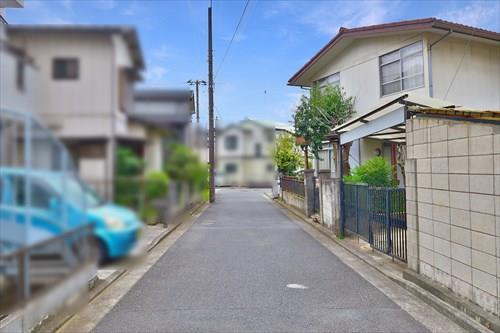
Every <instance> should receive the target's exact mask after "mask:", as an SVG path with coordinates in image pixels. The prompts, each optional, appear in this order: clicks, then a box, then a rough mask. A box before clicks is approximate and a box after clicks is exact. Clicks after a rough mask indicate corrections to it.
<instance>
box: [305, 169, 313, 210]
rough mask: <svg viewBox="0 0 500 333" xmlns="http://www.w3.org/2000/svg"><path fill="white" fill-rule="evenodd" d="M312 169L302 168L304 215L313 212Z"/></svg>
mask: <svg viewBox="0 0 500 333" xmlns="http://www.w3.org/2000/svg"><path fill="white" fill-rule="evenodd" d="M314 186H315V183H314V170H313V169H308V170H304V189H305V199H306V216H308V217H309V216H311V215H313V214H314Z"/></svg>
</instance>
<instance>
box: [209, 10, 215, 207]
mask: <svg viewBox="0 0 500 333" xmlns="http://www.w3.org/2000/svg"><path fill="white" fill-rule="evenodd" d="M214 134H215V133H214V73H213V50H212V2H211V1H210V5H209V7H208V145H209V147H208V149H209V150H208V163H209V180H208V183H209V187H210V189H209V201H210V202H211V203H212V202H215V175H214V172H215V167H214V166H215V153H214Z"/></svg>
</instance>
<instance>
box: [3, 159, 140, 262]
mask: <svg viewBox="0 0 500 333" xmlns="http://www.w3.org/2000/svg"><path fill="white" fill-rule="evenodd" d="M27 175H28V171H27V170H26V169H23V168H0V185H1V186H0V229H1V230H2V232H1V238H2V239H0V241H1V242H0V243H2V244H13V245H16V244H18V245H30V244H35V243H38V242H40V241H43V240H45V239H48V238H51V237H54V236H57V235H59V234H61V233H62V232H64V231H67V230H69V229H71V228H75V227H78V226H81V225H82V224H84V223H93V224H94V226H95V227H94V236H95V237H94V241H95V242H96V245H97V249H98V260H99V262H101V263H102V262H104V261H106V260H108V259H117V258H121V257H123V256H125V255H127V254H128V253H129V252H130V250H131V249H132V248H133V247H134V245H135V244H136V243H137V239H138V235H139V233H140V230H141V229H142V227H143V224H142V222H141V221H140V220H139V218H138V217H137V215H136V214H135V213H134V212H133V211H131V210H129V209H127V208H125V207H121V206H118V205H114V204H111V203H107V202H105V201H104V200H102V199H101V198H99V197H98V196H97V195H96V194H95V193H94V192H93V191H92V190H90V189H89V188H88V187H87V186H85V184H83V183H82V182H81V181H80V180H79V179H78V178H76V177H74V176H69V175H68V174H62V173H59V172H52V171H37V170H29V175H30V180H31V191H30V193H31V208H30V210H29V212H30V215H31V226H30V227H29V228H25V223H26V207H25V203H26V199H27V198H26V191H25V189H26V187H25V182H26V179H27Z"/></svg>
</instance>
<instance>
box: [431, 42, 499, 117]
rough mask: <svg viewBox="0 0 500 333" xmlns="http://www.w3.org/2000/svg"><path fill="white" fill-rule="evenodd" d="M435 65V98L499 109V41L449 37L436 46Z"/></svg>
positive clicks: (465, 104) (471, 105)
mask: <svg viewBox="0 0 500 333" xmlns="http://www.w3.org/2000/svg"><path fill="white" fill-rule="evenodd" d="M452 36H453V35H452ZM429 38H432V40H435V39H437V37H436V36H432V35H429ZM432 68H433V83H434V97H435V98H439V99H445V100H448V101H450V102H453V103H456V104H457V105H463V106H468V107H472V108H476V109H500V43H496V44H493V43H479V42H477V41H471V42H469V41H468V39H465V38H455V37H448V38H446V39H444V40H443V41H441V42H440V43H438V44H436V46H434V47H433V49H432ZM455 74H456V77H455V78H454V76H455ZM448 88H449V91H448ZM447 91H448V93H447Z"/></svg>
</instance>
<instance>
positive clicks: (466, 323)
mask: <svg viewBox="0 0 500 333" xmlns="http://www.w3.org/2000/svg"><path fill="white" fill-rule="evenodd" d="M271 200H272V202H273V203H276V204H278V205H279V206H281V207H282V208H283V209H285V210H287V211H288V212H290V213H291V214H293V215H294V216H295V217H297V218H298V219H300V221H301V222H303V223H307V224H308V225H310V226H312V227H314V228H315V229H316V230H318V231H319V232H321V233H322V234H323V235H325V236H327V237H328V238H330V239H331V240H332V241H334V242H335V243H336V244H337V245H339V246H341V247H342V248H343V249H344V250H346V251H348V252H349V253H350V254H352V255H354V256H355V257H356V258H358V259H360V260H361V261H363V262H364V263H366V264H368V265H370V267H372V268H374V269H376V270H377V271H378V272H380V273H382V274H383V275H385V276H386V277H387V278H389V279H390V280H391V281H393V282H396V283H397V284H398V285H399V286H401V287H402V288H404V289H406V290H407V291H409V292H411V293H412V294H413V295H415V296H417V297H418V298H420V299H421V300H422V301H424V302H425V303H427V304H429V305H430V306H432V307H433V308H434V309H435V310H436V311H438V312H439V313H441V314H443V315H445V316H446V317H448V318H449V319H451V320H453V321H454V322H455V323H457V324H458V325H459V326H461V327H462V328H464V329H466V330H467V331H469V332H475V333H492V332H493V331H491V330H490V329H488V328H487V327H485V326H483V325H481V324H480V323H478V322H477V321H476V320H474V319H473V318H471V317H470V316H468V315H467V314H465V313H464V312H462V311H460V310H459V309H457V308H455V307H453V306H451V305H450V304H448V303H446V302H444V301H443V300H441V299H440V298H438V297H437V296H435V295H433V294H432V293H430V292H429V291H427V290H425V289H424V288H422V287H420V286H418V285H417V284H415V283H413V282H411V281H408V280H406V279H404V277H403V275H404V271H402V272H401V276H397V275H396V274H394V273H392V272H389V271H387V270H386V269H384V268H383V267H380V266H378V265H376V264H374V263H373V262H371V260H370V259H369V258H366V257H364V256H363V255H362V254H361V253H359V252H358V251H356V250H353V249H351V248H350V247H349V246H348V245H346V244H344V243H343V242H342V241H340V240H339V239H337V237H336V235H335V234H334V233H333V232H332V231H330V230H327V229H325V228H324V227H323V226H322V225H321V224H318V223H314V222H312V221H309V219H308V218H307V217H306V216H305V215H304V214H303V213H302V212H299V211H298V210H297V209H295V208H293V207H291V206H289V205H287V204H286V203H284V202H282V201H281V200H273V199H271Z"/></svg>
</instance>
